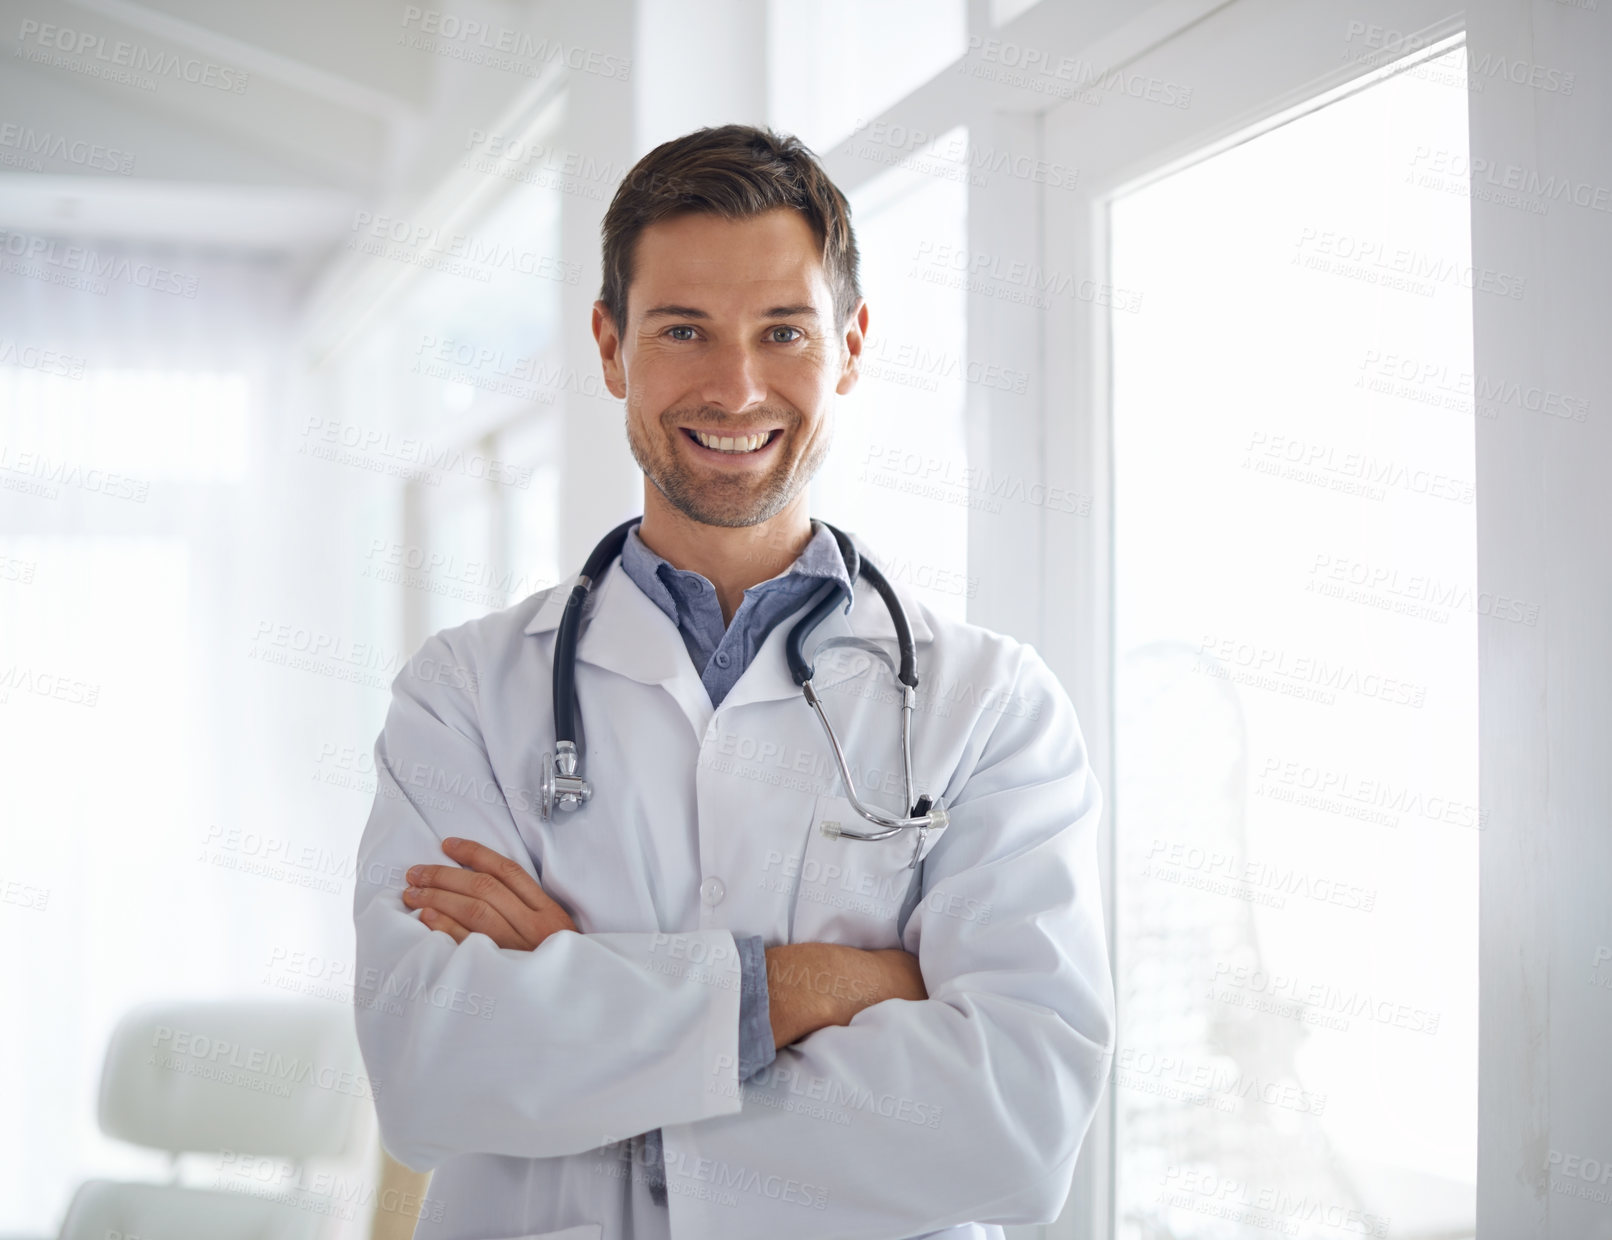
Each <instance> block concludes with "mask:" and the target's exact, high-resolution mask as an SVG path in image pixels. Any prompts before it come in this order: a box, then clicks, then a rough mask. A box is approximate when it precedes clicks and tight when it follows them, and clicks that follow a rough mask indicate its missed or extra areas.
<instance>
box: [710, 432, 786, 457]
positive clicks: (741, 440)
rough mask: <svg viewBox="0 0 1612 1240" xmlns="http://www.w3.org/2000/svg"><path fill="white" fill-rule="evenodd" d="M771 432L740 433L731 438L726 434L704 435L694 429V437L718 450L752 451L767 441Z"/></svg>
mask: <svg viewBox="0 0 1612 1240" xmlns="http://www.w3.org/2000/svg"><path fill="white" fill-rule="evenodd" d="M771 433H772V432H770V431H764V432H763V433H761V434H759V435H741V436H739V437H738V438H733V437H731V436H728V435H722V436H716V435H706V434H702V433H701V432H699V431H695V432H694V438H696V439H698V440H699V441H700V442H701V443H702V444H704V445H705V446H706V447H707V448H715V449H716V450H717V451H718V452H754V451H755V450H756V449H757V448H759V447H761V446H762V445H763V444H764V443H766V442H767V439H768V437H769V436H770V435H771Z"/></svg>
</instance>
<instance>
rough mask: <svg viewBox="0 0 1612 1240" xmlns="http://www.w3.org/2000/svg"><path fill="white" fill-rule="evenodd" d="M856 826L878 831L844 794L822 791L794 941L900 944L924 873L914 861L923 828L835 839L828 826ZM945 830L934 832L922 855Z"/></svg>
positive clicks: (804, 864)
mask: <svg viewBox="0 0 1612 1240" xmlns="http://www.w3.org/2000/svg"><path fill="white" fill-rule="evenodd" d="M826 823H838V824H840V825H842V826H844V827H846V828H848V829H850V830H855V831H874V830H877V828H876V827H875V826H874V825H873V824H872V823H870V822H869V821H868V820H867V819H866V818H864V817H862V815H860V814H858V813H857V812H856V810H855V809H853V808H852V807H851V802H850V801H849V800H848V799H847V798H845V797H840V796H820V797H818V798H817V800H816V803H815V804H814V806H813V808H812V822H811V833H810V835H809V836H808V837H807V839H806V844H805V848H804V849H803V850H802V853H801V861H800V876H799V882H798V885H797V886H796V888H795V902H794V916H793V919H792V924H791V927H790V941H791V942H795V943H841V944H844V945H845V946H847V947H860V948H862V949H864V950H873V949H876V948H887V947H900V946H901V939H900V936H899V935H898V934H897V933H896V929H897V923H898V920H899V918H900V916H901V912H902V909H903V908H904V907H905V905H906V901H907V898H908V895H909V893H911V892H912V891H913V885H914V884H915V883H917V882H918V880H919V875H920V873H921V871H920V870H919V869H918V868H916V867H913V866H911V865H910V862H911V861H912V859H913V849H914V847H915V846H916V845H917V832H916V831H913V830H906V831H901V832H899V833H898V834H896V835H893V836H891V837H890V838H889V839H884V840H856V839H850V838H847V837H844V836H841V837H838V838H835V837H833V836H831V835H829V834H827V833H825V832H824V829H823V828H824V824H826ZM939 836H940V833H939V832H937V831H931V832H930V833H929V836H928V839H927V840H925V842H924V847H923V850H922V852H920V853H919V859H920V860H921V859H922V858H923V857H924V856H927V855H928V853H929V850H930V849H931V848H933V847H934V846H935V842H936V841H937V840H938V839H939Z"/></svg>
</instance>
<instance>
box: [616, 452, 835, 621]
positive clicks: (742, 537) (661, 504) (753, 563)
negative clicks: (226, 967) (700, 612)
mask: <svg viewBox="0 0 1612 1240" xmlns="http://www.w3.org/2000/svg"><path fill="white" fill-rule="evenodd" d="M638 537H639V538H641V539H643V542H644V546H646V547H648V548H649V549H650V550H651V551H653V552H654V553H655V554H656V555H658V556H660V557H661V559H663V560H665V561H666V562H667V563H668V564H670V565H671V566H672V567H673V568H681V569H687V570H689V571H690V572H696V573H699V574H700V576H702V577H704V578H705V579H706V580H707V581H709V582H710V583H711V584H712V585H713V586H715V587H716V598H717V603H718V604H719V605H720V606H721V608H722V622H723V623H724V624H727V623H730V622H731V621H732V620H733V613H734V612H736V611H738V610H739V604H740V603H742V602H743V601H744V592H745V591H746V590H747V589H749V588H750V587H751V586H753V585H755V584H756V583H758V582H762V581H766V580H768V579H769V578H772V577H776V576H777V575H778V574H779V573H781V572H783V571H784V570H785V569H787V568H788V567H789V566H790V565H791V564H793V563H794V562H795V561H796V560H797V559H799V558H800V553H801V552H802V551H804V550H805V549H806V544H807V543H808V542H810V541H811V537H812V523H811V518H810V517H809V516H807V515H806V494H805V492H804V491H802V492H801V494H800V495H798V496H797V497H796V498H795V500H794V501H793V502H792V503H790V504H789V505H788V506H787V507H786V508H784V509H783V511H781V512H779V513H778V514H777V515H776V516H774V517H772V518H770V519H769V520H766V521H763V522H762V523H761V524H759V525H741V526H725V525H704V524H702V523H700V522H698V521H695V520H693V519H692V518H690V517H688V516H686V515H685V514H684V513H682V512H680V511H678V510H677V509H675V508H673V507H672V506H671V505H670V504H668V503H667V502H666V498H665V496H663V495H662V494H661V493H660V491H659V490H657V489H656V488H655V486H654V484H653V483H651V482H649V481H648V480H647V479H646V480H645V482H644V519H643V521H642V522H641V523H640V524H639V526H638Z"/></svg>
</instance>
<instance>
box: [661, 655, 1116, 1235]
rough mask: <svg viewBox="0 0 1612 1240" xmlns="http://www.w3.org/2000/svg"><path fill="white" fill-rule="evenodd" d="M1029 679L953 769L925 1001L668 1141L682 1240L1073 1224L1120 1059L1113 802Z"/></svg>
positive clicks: (819, 1041)
mask: <svg viewBox="0 0 1612 1240" xmlns="http://www.w3.org/2000/svg"><path fill="white" fill-rule="evenodd" d="M1004 679H1005V678H1004ZM1013 680H1014V683H1013V691H1012V694H1011V696H1010V697H1009V698H1008V699H1007V702H1006V704H1005V705H1004V708H1003V709H1001V710H1000V711H998V712H996V713H995V716H994V718H993V717H991V716H990V715H989V713H988V714H987V716H985V717H982V718H981V720H980V721H979V722H978V725H977V727H976V728H975V731H974V735H973V736H972V737H971V739H970V743H969V751H968V752H967V753H965V755H964V758H963V761H962V762H961V763H960V764H959V768H958V769H959V770H960V771H967V772H969V774H968V776H967V778H966V781H965V782H964V783H963V785H962V786H961V788H958V787H957V785H956V780H955V778H954V780H953V781H952V784H951V785H950V791H951V792H952V797H951V798H950V800H949V802H948V808H949V810H950V813H951V823H950V826H949V827H948V828H947V830H946V832H945V834H944V835H943V836H942V837H941V840H940V841H939V842H937V843H936V845H935V846H934V848H933V849H932V850H931V851H930V853H929V855H928V856H927V857H926V858H925V877H924V892H923V898H922V899H921V900H920V901H919V903H918V905H917V907H916V908H915V910H914V911H913V913H912V915H911V917H910V919H909V920H908V923H907V926H906V928H905V931H904V936H903V945H904V946H905V947H906V948H907V949H908V950H909V951H913V952H914V953H916V954H917V956H918V958H919V962H920V965H921V968H922V970H923V976H924V983H925V989H926V990H927V992H928V995H929V997H928V998H927V999H925V1000H921V1001H910V1000H899V999H896V1000H887V1001H885V1002H883V1003H878V1004H874V1005H873V1006H872V1007H869V1008H866V1009H864V1010H863V1011H861V1012H860V1013H858V1014H857V1015H856V1017H854V1018H853V1019H852V1021H851V1023H850V1024H849V1025H847V1026H830V1027H828V1028H825V1029H820V1030H818V1031H817V1032H815V1033H812V1034H810V1035H809V1036H808V1037H806V1038H804V1039H802V1040H801V1041H799V1042H797V1043H795V1044H793V1045H791V1046H787V1047H785V1048H783V1049H782V1050H780V1051H779V1052H778V1056H777V1058H776V1060H775V1061H774V1062H773V1064H772V1065H771V1066H770V1067H769V1068H768V1069H767V1070H765V1071H764V1072H763V1073H761V1074H760V1077H759V1078H758V1080H757V1081H755V1082H751V1083H747V1084H746V1085H745V1087H744V1089H743V1095H744V1109H743V1111H742V1112H741V1113H740V1114H738V1115H729V1116H721V1117H716V1118H712V1119H707V1120H704V1121H697V1122H691V1123H685V1124H673V1125H668V1126H666V1127H665V1128H664V1129H663V1143H664V1153H665V1160H666V1174H667V1179H668V1184H669V1188H670V1193H669V1199H670V1205H669V1209H670V1214H671V1232H672V1236H673V1238H674V1240H693V1238H695V1237H699V1238H701V1240H727V1238H728V1237H734V1238H738V1237H744V1236H755V1235H762V1234H765V1235H767V1236H769V1237H772V1238H773V1240H790V1238H791V1237H821V1236H827V1235H832V1236H835V1237H837V1238H839V1240H875V1238H886V1240H899V1238H901V1237H908V1236H915V1235H920V1234H925V1233H927V1232H929V1231H932V1230H937V1229H940V1228H944V1227H950V1226H955V1225H957V1224H961V1223H968V1222H980V1223H998V1224H1014V1223H1043V1222H1051V1221H1052V1220H1053V1219H1055V1218H1056V1217H1057V1215H1058V1214H1059V1212H1060V1210H1061V1209H1062V1207H1063V1204H1064V1201H1065V1198H1066V1197H1067V1196H1068V1193H1069V1188H1070V1184H1071V1182H1072V1178H1073V1172H1074V1164H1075V1158H1076V1155H1077V1154H1078V1152H1079V1150H1080V1145H1081V1142H1082V1140H1083V1139H1084V1136H1085V1133H1086V1130H1087V1128H1088V1126H1089V1125H1090V1123H1091V1119H1092V1116H1093V1115H1094V1114H1095V1112H1096V1108H1097V1104H1098V1099H1099V1097H1100V1095H1101V1093H1102V1088H1103V1083H1104V1081H1105V1079H1106V1077H1107V1075H1108V1068H1109V1065H1110V1063H1111V1061H1112V1054H1113V1042H1114V995H1113V983H1112V978H1111V974H1110V970H1109V965H1108V954H1107V948H1106V941H1105V933H1104V928H1103V925H1104V923H1103V919H1102V911H1101V904H1100V894H1099V887H1098V870H1097V852H1096V833H1097V823H1098V819H1099V817H1100V813H1101V807H1102V797H1101V792H1100V790H1099V788H1098V785H1097V783H1096V781H1095V780H1094V778H1093V775H1092V772H1091V769H1090V767H1089V765H1088V761H1087V754H1086V747H1085V743H1084V740H1083V738H1082V736H1081V732H1080V728H1079V726H1078V723H1077V721H1076V718H1075V714H1074V708H1073V706H1072V704H1071V703H1070V701H1069V699H1068V696H1067V694H1066V693H1065V692H1064V690H1063V688H1062V686H1061V685H1059V684H1058V682H1057V680H1056V678H1055V677H1054V676H1053V675H1052V673H1051V671H1050V669H1048V668H1047V666H1046V664H1045V662H1044V661H1043V660H1042V659H1041V658H1040V656H1039V655H1038V654H1036V652H1035V651H1034V649H1033V648H1031V647H1028V646H1023V647H1020V648H1019V654H1018V660H1017V671H1016V673H1015V675H1014V677H1013ZM920 726H921V725H920ZM853 846H854V845H853Z"/></svg>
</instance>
